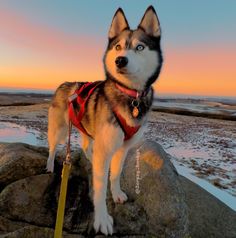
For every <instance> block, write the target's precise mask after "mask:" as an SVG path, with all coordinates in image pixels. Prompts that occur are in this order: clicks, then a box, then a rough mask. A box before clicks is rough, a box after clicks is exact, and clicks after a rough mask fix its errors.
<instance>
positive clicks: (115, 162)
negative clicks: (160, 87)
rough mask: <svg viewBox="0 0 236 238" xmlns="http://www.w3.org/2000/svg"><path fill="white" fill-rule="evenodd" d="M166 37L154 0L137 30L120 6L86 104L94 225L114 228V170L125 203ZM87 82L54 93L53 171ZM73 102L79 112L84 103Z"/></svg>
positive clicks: (50, 137)
mask: <svg viewBox="0 0 236 238" xmlns="http://www.w3.org/2000/svg"><path fill="white" fill-rule="evenodd" d="M160 39H161V29H160V23H159V20H158V17H157V15H156V12H155V10H154V8H153V7H152V6H150V7H149V8H148V9H147V10H146V12H145V14H144V16H143V18H142V20H141V22H140V24H139V25H138V27H137V29H136V30H131V29H130V27H129V25H128V22H127V20H126V17H125V15H124V12H123V10H122V9H121V8H119V9H118V10H117V11H116V13H115V15H114V17H113V20H112V23H111V27H110V30H109V33H108V46H107V50H106V52H105V56H104V67H105V74H106V79H105V80H104V81H100V82H99V83H98V84H97V85H96V87H95V89H94V90H93V92H92V93H91V95H90V96H89V97H88V100H87V102H86V103H85V106H84V115H83V117H82V119H81V125H82V126H83V128H84V131H83V132H82V133H81V137H82V148H83V150H84V152H85V153H86V155H87V157H88V158H89V159H91V162H92V167H93V202H94V210H95V217H94V228H95V230H96V231H97V232H98V231H101V232H102V233H104V234H105V235H108V234H112V233H113V219H112V217H111V216H110V215H109V214H108V211H107V206H106V193H107V184H108V175H109V171H110V184H111V192H112V197H113V200H114V202H116V203H124V202H125V201H126V200H127V196H126V194H125V193H124V192H123V191H122V190H121V187H120V175H121V172H122V167H123V164H124V160H125V157H126V155H127V152H128V150H129V148H130V147H131V146H132V145H134V143H136V142H137V140H138V139H140V137H141V136H142V133H143V128H144V125H145V123H146V122H147V115H148V112H149V111H150V108H151V105H152V100H153V89H152V84H153V83H154V82H155V81H156V79H157V78H158V76H159V73H160V70H161V66H162V61H163V60H162V53H161V48H160ZM83 85H84V84H83V83H76V82H66V83H64V84H62V85H61V86H59V88H58V89H57V90H56V93H55V95H54V97H53V99H52V103H51V106H50V108H49V118H48V142H49V158H48V161H47V170H48V171H49V172H53V167H54V157H55V152H56V147H57V145H58V144H59V143H61V142H64V141H65V139H66V137H67V135H68V123H69V120H70V117H69V104H68V98H69V97H70V96H71V95H73V94H74V92H75V91H76V90H78V89H79V88H80V87H81V86H83ZM73 104H74V111H75V114H76V113H78V112H79V110H80V105H79V103H77V104H76V103H73ZM76 115H77V114H76ZM72 123H73V121H72Z"/></svg>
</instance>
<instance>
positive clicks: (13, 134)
mask: <svg viewBox="0 0 236 238" xmlns="http://www.w3.org/2000/svg"><path fill="white" fill-rule="evenodd" d="M0 142H9V143H11V142H21V143H27V144H30V145H35V146H43V147H48V143H47V134H46V133H44V132H39V131H37V130H34V129H28V128H26V127H24V126H20V125H17V124H15V123H10V122H0ZM65 142H66V141H65ZM80 144H81V137H80V135H79V133H77V132H75V131H74V132H73V133H72V135H71V146H72V147H78V146H80ZM64 145H65V144H61V145H59V148H61V147H63V146H64Z"/></svg>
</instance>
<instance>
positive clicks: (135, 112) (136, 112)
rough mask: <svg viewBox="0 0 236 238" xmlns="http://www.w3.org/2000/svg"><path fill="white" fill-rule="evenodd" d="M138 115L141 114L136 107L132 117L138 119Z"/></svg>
mask: <svg viewBox="0 0 236 238" xmlns="http://www.w3.org/2000/svg"><path fill="white" fill-rule="evenodd" d="M138 114H139V110H138V108H137V107H134V108H133V111H132V115H133V117H135V118H136V117H138Z"/></svg>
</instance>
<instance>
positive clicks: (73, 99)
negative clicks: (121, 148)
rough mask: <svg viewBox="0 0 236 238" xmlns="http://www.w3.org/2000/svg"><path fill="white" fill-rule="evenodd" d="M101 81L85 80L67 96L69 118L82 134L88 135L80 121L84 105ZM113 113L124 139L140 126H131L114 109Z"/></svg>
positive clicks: (127, 138) (129, 136)
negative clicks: (85, 81) (77, 106)
mask: <svg viewBox="0 0 236 238" xmlns="http://www.w3.org/2000/svg"><path fill="white" fill-rule="evenodd" d="M101 82H102V81H97V82H93V83H92V82H87V83H84V84H83V85H82V86H81V87H79V88H78V89H76V90H75V93H74V94H73V95H72V96H70V97H69V119H70V120H71V122H72V124H73V125H74V126H75V127H77V128H78V129H79V130H80V131H81V132H83V133H84V134H86V135H88V136H90V137H91V135H89V133H88V132H87V131H86V129H85V128H84V127H83V125H82V123H81V121H82V118H83V116H84V113H85V105H86V103H87V102H88V99H89V97H90V96H91V94H92V93H93V91H94V90H95V89H96V87H97V86H98V85H99V84H100V83H101ZM75 103H76V104H77V105H79V112H78V113H76V112H75V109H74V104H75ZM113 113H114V115H115V117H116V119H117V121H118V123H119V125H120V127H121V129H122V130H123V132H124V135H125V138H124V140H125V141H126V140H129V139H130V138H131V137H132V136H133V135H134V134H135V133H136V132H137V131H138V130H139V128H140V126H136V127H131V126H129V125H128V124H127V123H126V120H125V119H124V118H123V117H122V116H121V115H120V114H119V113H118V111H117V110H116V109H113Z"/></svg>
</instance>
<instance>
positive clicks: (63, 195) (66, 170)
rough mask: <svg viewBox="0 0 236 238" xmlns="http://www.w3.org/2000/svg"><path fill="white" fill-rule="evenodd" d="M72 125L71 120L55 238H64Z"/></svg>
mask: <svg viewBox="0 0 236 238" xmlns="http://www.w3.org/2000/svg"><path fill="white" fill-rule="evenodd" d="M71 127H72V124H71V122H70V121H69V136H68V144H67V155H66V160H65V161H64V163H63V169H62V174H61V187H60V195H59V201H58V207H57V220H56V227H55V233H54V238H62V230H63V222H64V213H65V203H66V193H67V184H68V178H69V175H70V169H71V162H70V134H71Z"/></svg>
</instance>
